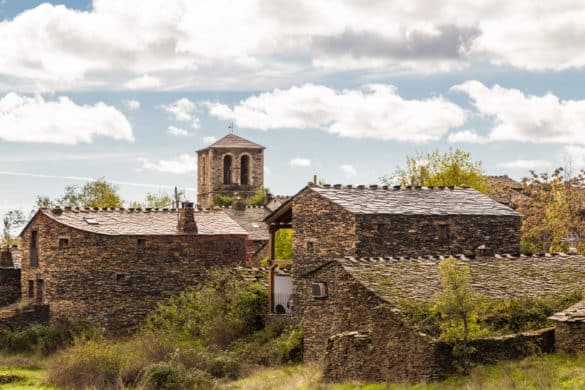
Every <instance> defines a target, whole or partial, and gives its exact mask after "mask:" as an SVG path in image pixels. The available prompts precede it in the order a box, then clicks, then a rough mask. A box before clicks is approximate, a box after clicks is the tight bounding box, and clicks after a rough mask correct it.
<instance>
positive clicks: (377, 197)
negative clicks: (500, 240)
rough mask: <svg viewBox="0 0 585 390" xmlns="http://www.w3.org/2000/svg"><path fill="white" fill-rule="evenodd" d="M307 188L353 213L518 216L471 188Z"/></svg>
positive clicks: (506, 207) (339, 186) (338, 186)
mask: <svg viewBox="0 0 585 390" xmlns="http://www.w3.org/2000/svg"><path fill="white" fill-rule="evenodd" d="M308 188H310V189H311V190H312V191H315V192H317V193H318V194H320V195H322V196H323V197H325V198H327V199H329V200H330V201H332V202H334V203H336V204H338V205H340V206H341V207H343V208H345V209H346V210H348V211H349V212H351V213H353V214H420V215H500V216H503V215H510V216H519V215H520V214H518V213H517V212H516V211H514V210H512V209H511V208H509V207H508V206H505V205H503V204H501V203H498V202H496V201H495V200H493V199H491V198H490V197H488V196H486V195H484V194H482V193H480V192H478V191H476V190H473V189H471V188H459V187H455V188H453V187H451V188H438V187H436V188H427V187H418V188H413V189H408V188H400V189H398V188H392V187H390V188H389V187H388V186H358V187H355V186H341V185H335V186H329V185H326V186H310V187H308Z"/></svg>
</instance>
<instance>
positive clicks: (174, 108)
mask: <svg viewBox="0 0 585 390" xmlns="http://www.w3.org/2000/svg"><path fill="white" fill-rule="evenodd" d="M160 107H161V108H162V109H163V110H165V111H166V112H168V113H170V114H172V115H173V117H174V118H175V120H177V121H182V122H188V121H191V120H193V118H194V117H193V113H194V112H195V110H196V109H197V107H196V105H195V103H193V102H192V101H191V100H189V99H187V98H181V99H179V100H177V101H176V102H173V103H170V104H163V105H161V106H160ZM194 123H197V124H198V123H199V122H198V121H197V122H194ZM197 127H198V125H197Z"/></svg>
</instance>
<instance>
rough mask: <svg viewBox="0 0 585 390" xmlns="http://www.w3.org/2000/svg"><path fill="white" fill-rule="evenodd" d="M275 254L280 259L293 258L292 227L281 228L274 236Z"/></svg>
mask: <svg viewBox="0 0 585 390" xmlns="http://www.w3.org/2000/svg"><path fill="white" fill-rule="evenodd" d="M274 241H275V242H274V255H275V257H276V258H277V259H278V260H292V258H293V253H292V229H280V230H278V231H277V232H276V234H275V237H274Z"/></svg>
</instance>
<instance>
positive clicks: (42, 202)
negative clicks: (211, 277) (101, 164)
mask: <svg viewBox="0 0 585 390" xmlns="http://www.w3.org/2000/svg"><path fill="white" fill-rule="evenodd" d="M36 204H37V207H53V206H55V205H56V206H61V207H99V208H118V207H123V205H124V202H123V200H122V198H121V197H120V195H119V194H118V188H117V187H116V186H114V185H113V184H110V183H108V182H107V181H106V180H105V179H104V178H100V179H98V180H96V181H92V182H88V183H86V184H84V185H83V186H81V187H79V186H66V187H65V192H64V194H63V196H62V197H61V198H58V199H55V200H51V199H50V198H48V197H46V196H39V197H37V201H36Z"/></svg>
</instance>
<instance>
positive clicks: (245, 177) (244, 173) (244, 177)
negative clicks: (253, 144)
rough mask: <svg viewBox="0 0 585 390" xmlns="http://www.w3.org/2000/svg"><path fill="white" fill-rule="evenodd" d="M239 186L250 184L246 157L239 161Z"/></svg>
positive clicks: (248, 163)
mask: <svg viewBox="0 0 585 390" xmlns="http://www.w3.org/2000/svg"><path fill="white" fill-rule="evenodd" d="M240 184H241V185H243V186H247V185H248V184H250V157H249V156H247V155H243V156H242V158H241V159H240Z"/></svg>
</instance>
